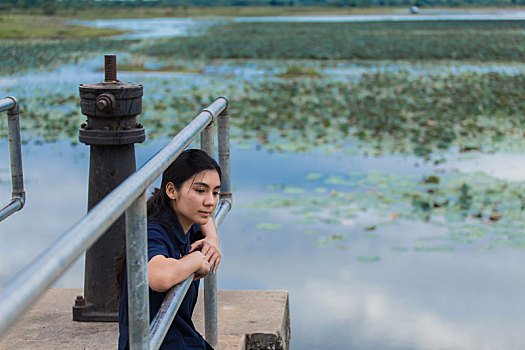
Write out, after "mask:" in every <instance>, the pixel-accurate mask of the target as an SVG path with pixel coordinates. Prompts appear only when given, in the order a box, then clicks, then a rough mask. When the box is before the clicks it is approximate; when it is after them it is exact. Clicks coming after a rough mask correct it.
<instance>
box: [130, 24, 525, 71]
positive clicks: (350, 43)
mask: <svg viewBox="0 0 525 350" xmlns="http://www.w3.org/2000/svg"><path fill="white" fill-rule="evenodd" d="M524 31H525V21H428V22H427V21H413V22H397V21H396V22H366V23H255V24H254V23H236V24H226V25H217V26H213V27H211V29H210V30H209V31H208V32H207V33H206V34H205V35H203V36H193V37H183V38H167V39H158V40H152V41H148V42H147V43H144V45H143V46H141V47H140V48H139V49H138V50H139V51H140V52H143V53H146V54H148V55H153V56H162V57H172V56H173V57H180V58H192V59H194V58H201V59H215V58H220V59H224V58H249V59H317V60H333V59H373V60H378V59H412V60H416V59H418V60H421V59H431V60H444V59H454V60H484V61H486V60H501V61H518V62H521V61H522V60H523V57H524V56H525V32H524Z"/></svg>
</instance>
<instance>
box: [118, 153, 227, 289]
mask: <svg viewBox="0 0 525 350" xmlns="http://www.w3.org/2000/svg"><path fill="white" fill-rule="evenodd" d="M204 170H217V173H219V179H221V168H220V167H219V165H218V164H217V162H216V161H215V160H214V159H213V158H212V157H210V156H209V155H208V154H207V153H206V152H204V151H202V150H200V149H187V150H185V151H184V152H182V153H181V154H180V155H179V156H178V157H177V159H175V160H174V161H173V163H171V164H170V166H169V167H168V168H167V169H166V170H165V171H164V173H162V182H161V185H160V188H155V189H154V190H153V193H152V194H151V196H150V198H149V199H148V202H147V204H146V206H147V212H148V221H149V220H158V221H162V213H164V212H165V210H173V209H171V205H170V198H169V197H168V195H167V194H166V185H167V184H168V183H169V182H171V183H173V185H174V186H175V188H176V189H177V190H179V189H180V188H181V186H182V184H183V183H184V182H185V181H186V180H188V179H190V178H191V177H192V176H195V175H197V174H198V173H200V172H201V171H204ZM116 265H117V268H116V271H117V273H116V276H115V277H116V287H117V295H118V296H119V297H120V293H121V290H122V283H123V282H124V271H125V269H126V250H124V252H122V254H120V255H119V256H118V257H117V259H116Z"/></svg>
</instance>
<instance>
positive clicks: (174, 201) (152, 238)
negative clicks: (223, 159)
mask: <svg viewBox="0 0 525 350" xmlns="http://www.w3.org/2000/svg"><path fill="white" fill-rule="evenodd" d="M220 184H221V169H220V168H219V165H217V163H216V162H215V160H213V159H212V158H211V157H209V156H208V155H207V154H206V153H205V152H203V151H201V150H198V149H189V150H186V151H184V152H182V153H181V154H180V156H179V157H178V158H177V159H176V160H175V161H174V162H173V163H172V164H171V165H170V166H169V167H168V168H167V169H166V171H164V173H163V174H162V184H161V187H160V189H155V191H154V192H153V194H152V196H151V197H150V198H149V199H148V203H147V210H148V279H149V286H150V290H149V303H150V321H151V320H153V317H155V315H156V314H157V311H158V310H159V308H160V306H161V304H162V301H163V300H164V297H165V296H166V291H167V290H168V289H170V288H171V287H173V286H174V285H176V284H178V283H180V282H182V281H184V280H185V279H186V278H188V276H189V275H191V274H192V273H195V278H194V281H193V282H192V283H191V286H190V288H189V289H188V292H187V293H186V296H185V297H184V300H183V301H182V304H181V305H180V307H179V310H178V311H177V315H176V316H175V319H174V320H173V323H172V324H171V327H170V328H169V330H168V333H167V334H166V337H165V338H164V342H163V343H162V346H161V347H160V349H163V350H168V349H170V350H172V349H173V350H179V349H190V350H193V349H212V348H211V346H210V345H209V344H208V343H207V342H206V341H205V340H204V339H203V337H202V336H201V335H200V334H199V333H198V332H197V330H196V329H195V327H194V325H193V322H192V320H191V316H192V313H193V309H194V307H195V303H196V301H197V293H198V290H199V281H198V280H199V279H200V278H202V277H204V276H206V275H207V274H208V273H209V271H210V267H211V266H212V265H213V266H214V272H215V271H216V270H217V267H218V265H219V263H220V260H221V254H220V252H219V239H218V237H217V232H216V229H215V226H214V223H213V220H211V216H212V213H213V211H214V209H215V207H216V206H217V200H218V194H219V189H220ZM127 295H128V293H127V279H126V278H124V283H123V285H122V292H121V296H120V300H119V331H120V336H119V347H118V348H119V350H124V349H128V348H129V333H128V301H127Z"/></svg>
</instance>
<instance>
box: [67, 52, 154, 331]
mask: <svg viewBox="0 0 525 350" xmlns="http://www.w3.org/2000/svg"><path fill="white" fill-rule="evenodd" d="M142 93H143V87H142V84H133V83H124V82H120V81H118V80H117V63H116V56H115V55H106V56H105V81H104V82H102V83H96V84H85V85H83V84H81V85H80V108H81V111H82V114H84V115H86V116H87V123H86V124H82V126H81V127H80V131H79V140H80V142H82V143H85V144H86V145H89V146H90V162H89V190H88V210H90V209H91V208H92V207H94V206H95V204H97V203H98V202H99V201H100V200H101V199H102V198H104V197H105V196H106V195H107V194H108V193H109V192H111V191H112V190H113V189H114V188H115V187H117V186H118V185H119V184H120V183H121V182H122V181H124V180H125V179H126V178H127V177H128V176H129V175H131V174H132V173H133V172H134V171H135V170H136V164H135V146H134V144H135V143H137V142H143V141H144V139H145V137H146V134H145V131H144V128H143V127H142V125H140V124H137V115H139V114H140V113H141V112H142ZM125 237H126V223H125V219H124V215H122V216H121V217H120V218H119V219H118V220H117V221H116V222H115V223H114V224H113V225H112V226H111V227H110V228H109V229H108V230H107V231H106V232H105V233H104V235H103V236H102V237H101V238H100V239H99V240H98V241H97V242H96V243H95V244H94V245H93V246H92V247H91V248H90V249H88V250H87V252H86V267H85V278H84V297H81V296H80V297H77V299H76V300H75V306H73V320H75V321H109V322H112V321H118V300H117V294H118V293H117V290H116V288H117V283H116V273H117V258H118V257H119V256H121V254H122V253H123V252H124V250H125V247H126V243H125Z"/></svg>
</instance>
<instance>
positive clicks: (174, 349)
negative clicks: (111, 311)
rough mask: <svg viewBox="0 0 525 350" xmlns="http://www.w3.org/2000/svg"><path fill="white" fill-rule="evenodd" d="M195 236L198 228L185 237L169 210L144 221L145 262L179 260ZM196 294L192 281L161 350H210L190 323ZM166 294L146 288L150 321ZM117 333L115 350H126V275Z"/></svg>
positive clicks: (127, 347) (196, 283)
mask: <svg viewBox="0 0 525 350" xmlns="http://www.w3.org/2000/svg"><path fill="white" fill-rule="evenodd" d="M199 233H200V232H199V226H198V225H193V226H192V227H191V228H190V229H189V231H188V233H187V234H185V233H184V230H183V229H182V227H181V225H180V224H179V221H178V220H177V215H176V214H175V212H174V211H173V210H168V211H166V212H164V213H163V214H162V215H161V216H160V217H159V218H158V219H152V220H148V261H149V260H151V258H153V257H154V256H156V255H163V256H165V257H166V258H174V259H180V258H182V257H183V256H185V255H187V254H189V253H190V245H191V242H192V241H194V240H195V239H196V237H197V235H198V234H199ZM198 292H199V281H194V282H192V283H191V285H190V288H189V289H188V292H187V293H186V296H185V297H184V299H183V300H182V303H181V305H180V307H179V310H178V311H177V314H176V315H175V318H174V319H173V322H172V324H171V327H170V329H169V330H168V333H167V334H166V337H165V338H164V342H163V343H162V345H161V347H160V349H161V350H179V349H181V350H182V349H184V350H194V349H195V350H196V349H211V346H210V345H209V344H208V343H207V342H206V341H205V340H204V338H203V337H202V336H201V335H200V334H199V333H198V332H197V330H196V329H195V326H194V325H193V322H192V320H191V316H192V314H193V309H194V308H195V303H196V302H197V294H198ZM166 294H167V293H166V292H162V293H161V292H156V291H154V290H153V289H151V288H150V289H149V309H150V322H151V321H152V320H153V318H154V317H155V315H156V314H157V312H158V310H159V308H160V306H161V304H162V302H163V301H164V297H165V296H166ZM119 332H120V335H119V344H118V348H119V350H125V349H129V335H128V290H127V276H126V277H125V278H124V283H123V286H122V293H121V296H120V300H119Z"/></svg>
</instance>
